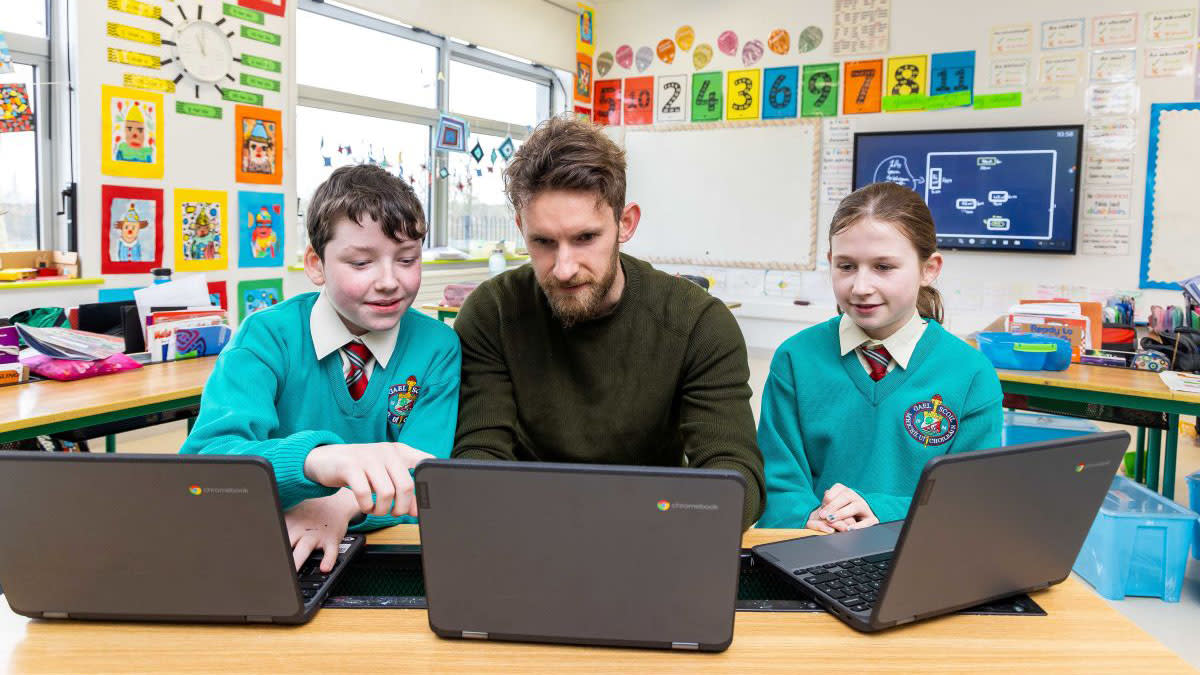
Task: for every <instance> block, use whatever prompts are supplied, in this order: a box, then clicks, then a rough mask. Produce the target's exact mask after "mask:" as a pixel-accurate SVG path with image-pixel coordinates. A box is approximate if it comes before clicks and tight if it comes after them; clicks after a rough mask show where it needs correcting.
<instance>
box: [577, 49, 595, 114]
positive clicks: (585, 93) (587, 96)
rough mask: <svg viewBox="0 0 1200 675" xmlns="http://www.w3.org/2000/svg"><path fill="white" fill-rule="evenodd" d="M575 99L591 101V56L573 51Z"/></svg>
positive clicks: (584, 101) (589, 102)
mask: <svg viewBox="0 0 1200 675" xmlns="http://www.w3.org/2000/svg"><path fill="white" fill-rule="evenodd" d="M575 100H576V101H577V102H579V103H587V104H589V105H590V104H591V102H592V57H591V55H590V54H584V53H583V52H576V53H575Z"/></svg>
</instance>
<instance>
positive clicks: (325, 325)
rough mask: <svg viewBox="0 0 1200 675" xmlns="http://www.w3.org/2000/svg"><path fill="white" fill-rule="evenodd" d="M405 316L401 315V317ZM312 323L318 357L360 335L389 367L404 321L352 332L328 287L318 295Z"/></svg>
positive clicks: (310, 324) (369, 348)
mask: <svg viewBox="0 0 1200 675" xmlns="http://www.w3.org/2000/svg"><path fill="white" fill-rule="evenodd" d="M403 319H404V318H403V317H401V321H403ZM308 323H309V328H310V330H311V331H312V341H313V348H314V349H315V350H316V352H317V360H318V361H320V360H321V359H323V358H325V357H326V356H329V355H330V354H332V353H333V352H335V351H337V350H339V349H341V348H342V347H344V346H346V344H347V343H349V342H353V341H354V340H355V338H357V339H360V340H362V343H363V344H364V345H366V346H367V350H368V351H370V352H371V356H373V357H375V361H376V362H378V363H379V365H380V367H382V368H387V364H388V359H389V358H391V356H392V352H393V351H394V350H395V348H396V335H398V334H399V333H400V321H397V322H396V325H395V326H392V327H391V328H389V329H388V330H384V331H369V332H367V333H365V334H363V335H355V334H353V333H351V332H350V329H348V328H346V324H345V323H343V322H342V317H341V315H339V314H338V312H337V310H336V309H334V307H333V303H332V302H329V298H327V297H325V290H324V289H322V290H321V293H320V295H318V296H317V301H316V302H314V303H313V308H312V314H311V315H310V316H309V319H308Z"/></svg>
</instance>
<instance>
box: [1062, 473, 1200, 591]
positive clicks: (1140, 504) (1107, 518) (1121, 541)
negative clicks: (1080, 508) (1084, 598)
mask: <svg viewBox="0 0 1200 675" xmlns="http://www.w3.org/2000/svg"><path fill="white" fill-rule="evenodd" d="M1195 527H1196V514H1195V512H1193V511H1189V510H1188V509H1185V508H1183V507H1182V506H1180V505H1178V504H1176V503H1175V502H1173V501H1171V500H1170V499H1167V498H1166V497H1162V496H1160V495H1158V494H1156V493H1154V492H1151V491H1150V490H1147V489H1146V488H1145V487H1143V486H1142V485H1139V484H1138V483H1136V482H1134V481H1132V480H1129V479H1128V478H1125V477H1124V476H1115V477H1114V478H1113V482H1112V487H1111V488H1110V489H1109V491H1108V495H1107V496H1106V497H1105V498H1104V504H1103V505H1102V506H1101V507H1100V512H1099V513H1098V514H1097V515H1096V520H1095V522H1093V523H1092V529H1091V531H1089V532H1088V536H1087V540H1086V541H1084V543H1083V548H1082V549H1080V551H1079V556H1078V557H1077V558H1076V559H1075V565H1074V566H1073V568H1072V569H1073V570H1074V571H1075V573H1076V574H1078V575H1079V576H1081V577H1083V578H1084V579H1085V580H1087V582H1088V583H1090V584H1091V585H1092V586H1093V587H1094V588H1095V589H1096V591H1097V592H1098V593H1100V595H1102V596H1104V597H1106V598H1108V599H1110V600H1121V599H1123V598H1124V597H1125V596H1126V595H1138V596H1150V597H1158V598H1162V599H1163V600H1165V601H1167V602H1179V595H1180V592H1181V591H1182V590H1183V575H1184V572H1185V570H1186V569H1187V559H1188V549H1189V548H1191V544H1192V532H1193V530H1194V529H1195Z"/></svg>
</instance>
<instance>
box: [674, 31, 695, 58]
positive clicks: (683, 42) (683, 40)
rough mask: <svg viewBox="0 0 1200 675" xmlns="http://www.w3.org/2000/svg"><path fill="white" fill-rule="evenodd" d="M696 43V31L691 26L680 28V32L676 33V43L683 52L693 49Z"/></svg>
mask: <svg viewBox="0 0 1200 675" xmlns="http://www.w3.org/2000/svg"><path fill="white" fill-rule="evenodd" d="M695 41H696V31H694V30H692V27H691V26H680V27H679V30H677V31H675V42H676V44H678V45H679V48H680V49H682V50H683V51H685V52H686V51H687V50H689V49H691V48H692V43H693V42H695Z"/></svg>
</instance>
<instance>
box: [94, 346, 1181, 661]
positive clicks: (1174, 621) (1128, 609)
mask: <svg viewBox="0 0 1200 675" xmlns="http://www.w3.org/2000/svg"><path fill="white" fill-rule="evenodd" d="M770 359H771V354H770V353H758V352H756V351H754V350H752V351H751V353H750V385H751V387H752V389H753V391H754V394H753V398H752V400H751V405H752V407H753V409H754V414H755V417H756V418H757V416H758V410H759V407H760V403H761V392H762V387H763V383H764V381H765V380H766V376H767V371H768V368H769V366H770ZM1101 426H1102V427H1104V428H1105V429H1106V430H1107V429H1119V428H1123V427H1119V426H1117V425H1104V424H1102V425H1101ZM1129 431H1130V432H1131V433H1133V432H1134V430H1133V429H1132V428H1129ZM186 434H187V428H186V426H185V425H184V423H183V422H175V423H171V424H165V425H162V426H160V427H151V428H148V429H141V430H138V431H133V432H129V433H126V434H121V435H119V436H118V437H117V447H118V449H119V451H120V452H147V453H166V452H176V451H178V449H179V446H180V445H182V444H183V440H184V438H185V436H186ZM99 443H102V441H99V442H98V447H97V448H96V449H102V448H103V445H99ZM1198 469H1200V445H1197V441H1196V438H1195V436H1194V435H1193V434H1187V435H1185V434H1181V435H1180V442H1179V455H1178V472H1177V480H1176V486H1175V495H1176V498H1177V500H1179V501H1180V503H1183V504H1184V505H1185V506H1186V505H1187V499H1188V490H1187V485H1186V481H1185V478H1184V477H1185V476H1187V474H1189V473H1192V472H1194V471H1196V470H1198ZM1108 603H1109V604H1110V605H1112V606H1113V607H1114V608H1115V609H1116V610H1117V611H1119V612H1121V613H1122V614H1124V615H1125V616H1127V617H1129V618H1130V619H1131V620H1132V621H1133V622H1134V623H1136V624H1137V625H1138V626H1140V627H1141V628H1142V629H1143V630H1145V631H1146V632H1147V633H1150V634H1151V635H1153V636H1154V637H1156V638H1157V639H1158V640H1160V641H1161V642H1162V643H1163V644H1165V645H1166V646H1167V647H1168V648H1169V649H1171V650H1172V651H1174V652H1175V653H1177V654H1179V655H1180V656H1181V657H1182V658H1184V659H1185V660H1186V661H1188V663H1190V664H1191V665H1192V666H1195V667H1196V668H1197V669H1200V640H1197V639H1196V637H1197V635H1198V631H1200V562H1198V561H1197V560H1195V559H1189V565H1188V571H1187V576H1186V580H1185V583H1184V589H1183V598H1182V599H1181V601H1180V602H1178V603H1167V602H1163V601H1161V600H1158V599H1154V598H1133V597H1130V598H1126V599H1125V600H1117V601H1113V600H1110V601H1108Z"/></svg>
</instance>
